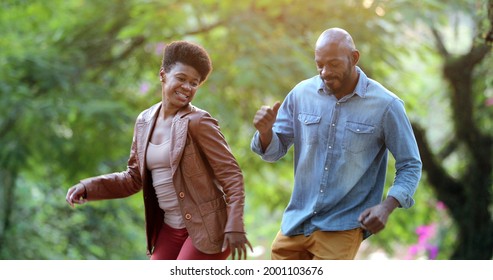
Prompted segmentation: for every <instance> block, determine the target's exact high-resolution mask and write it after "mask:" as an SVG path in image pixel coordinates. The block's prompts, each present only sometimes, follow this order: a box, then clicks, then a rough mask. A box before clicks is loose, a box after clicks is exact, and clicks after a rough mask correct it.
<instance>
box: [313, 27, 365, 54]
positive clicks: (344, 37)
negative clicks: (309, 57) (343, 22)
mask: <svg viewBox="0 0 493 280" xmlns="http://www.w3.org/2000/svg"><path fill="white" fill-rule="evenodd" d="M331 44H333V45H338V46H339V47H340V48H344V49H347V50H348V51H349V52H352V51H355V50H356V46H355V45H354V41H353V38H352V37H351V35H350V34H349V33H348V32H347V31H346V30H344V29H341V28H337V27H335V28H330V29H327V30H325V31H324V32H323V33H322V34H320V36H319V37H318V40H317V42H316V43H315V50H317V49H320V48H324V47H325V46H328V45H331Z"/></svg>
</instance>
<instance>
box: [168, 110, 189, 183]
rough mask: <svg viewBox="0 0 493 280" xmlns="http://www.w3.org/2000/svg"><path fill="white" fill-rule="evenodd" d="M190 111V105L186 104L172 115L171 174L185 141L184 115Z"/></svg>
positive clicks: (186, 122)
mask: <svg viewBox="0 0 493 280" xmlns="http://www.w3.org/2000/svg"><path fill="white" fill-rule="evenodd" d="M191 111H192V106H191V105H188V106H187V107H186V108H185V109H183V110H181V111H179V112H178V113H177V114H176V116H175V117H174V119H173V123H172V125H171V143H170V153H171V154H170V158H171V171H172V174H173V175H174V174H175V171H176V169H177V168H178V165H179V164H180V159H181V156H182V154H183V150H184V149H185V145H186V143H187V134H188V122H189V119H188V118H185V117H184V116H185V115H187V114H189V113H190V112H191Z"/></svg>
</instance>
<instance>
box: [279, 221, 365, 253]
mask: <svg viewBox="0 0 493 280" xmlns="http://www.w3.org/2000/svg"><path fill="white" fill-rule="evenodd" d="M362 241H363V230H362V229H361V228H356V229H352V230H346V231H315V232H313V233H312V234H311V235H310V236H304V235H295V236H285V235H283V234H282V233H281V231H279V232H278V233H277V236H276V238H275V240H274V242H273V243H272V252H271V258H272V259H273V260H353V259H354V258H355V257H356V253H357V252H358V249H359V247H360V245H361V242H362Z"/></svg>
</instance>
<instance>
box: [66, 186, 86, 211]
mask: <svg viewBox="0 0 493 280" xmlns="http://www.w3.org/2000/svg"><path fill="white" fill-rule="evenodd" d="M86 198H87V192H86V187H84V185H82V184H81V183H78V184H77V185H75V186H73V187H71V188H70V189H68V191H67V196H66V197H65V200H66V201H67V203H68V204H70V206H72V208H73V207H74V203H75V204H84V203H86V202H87V199H86Z"/></svg>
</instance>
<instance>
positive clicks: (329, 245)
mask: <svg viewBox="0 0 493 280" xmlns="http://www.w3.org/2000/svg"><path fill="white" fill-rule="evenodd" d="M359 57H360V53H359V51H358V50H357V49H356V47H355V45H354V42H353V39H352V38H351V35H350V34H349V33H348V32H346V31H345V30H343V29H340V28H331V29H328V30H326V31H324V32H323V33H322V34H321V35H320V37H319V38H318V40H317V42H316V45H315V63H316V66H317V70H318V72H319V75H317V76H315V77H312V78H310V79H307V80H304V81H302V82H300V83H299V84H298V85H296V86H295V87H294V88H293V89H292V90H291V92H290V93H289V94H288V95H287V97H286V99H285V100H284V102H283V103H282V105H281V103H280V102H276V104H274V106H273V107H269V106H262V108H260V110H258V111H257V113H256V115H255V117H254V121H253V122H254V125H255V128H256V129H257V132H256V133H255V135H254V136H253V139H252V143H251V148H252V150H253V151H254V152H255V153H257V154H259V155H260V156H261V157H262V158H263V159H264V160H265V161H268V162H274V161H277V160H279V159H280V158H281V157H283V156H284V155H285V154H286V152H287V151H288V149H289V148H290V147H291V146H292V145H294V152H295V158H294V173H295V176H294V189H293V193H292V196H291V200H290V202H289V204H288V206H287V208H286V209H285V212H284V215H283V218H282V223H281V230H280V231H279V233H278V235H277V236H276V238H275V240H274V242H273V244H272V253H271V256H272V259H297V260H300V259H354V258H355V256H356V254H357V251H358V249H359V246H360V244H361V242H362V241H363V240H364V239H365V238H367V237H368V236H370V235H371V234H376V233H378V232H380V231H381V230H382V229H383V228H384V227H385V225H386V223H387V219H388V217H389V215H390V214H391V213H392V211H393V210H394V209H395V208H397V207H401V208H409V207H411V206H412V205H413V204H414V200H413V195H414V193H415V190H416V188H417V185H418V182H419V180H420V177H421V159H420V156H419V152H418V147H417V144H416V140H415V138H414V134H413V131H412V128H411V125H410V122H409V120H408V118H407V115H406V112H405V108H404V104H403V102H402V100H401V99H399V98H398V97H397V96H396V95H394V94H393V93H392V92H390V91H389V90H387V89H386V88H384V87H383V86H382V85H381V84H379V83H378V82H376V81H374V80H372V79H370V78H368V77H367V76H366V74H365V73H364V72H363V71H362V70H361V69H360V68H359V67H358V66H357V63H358V60H359ZM388 151H390V152H391V153H392V155H393V156H394V158H395V167H396V176H395V179H394V182H393V185H392V186H391V188H390V189H389V192H388V193H387V195H386V198H385V199H384V200H382V197H383V189H384V183H385V176H386V175H385V174H386V169H387V157H388Z"/></svg>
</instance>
